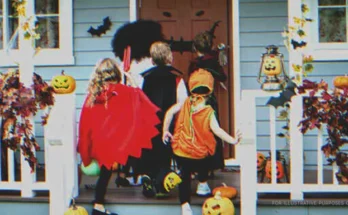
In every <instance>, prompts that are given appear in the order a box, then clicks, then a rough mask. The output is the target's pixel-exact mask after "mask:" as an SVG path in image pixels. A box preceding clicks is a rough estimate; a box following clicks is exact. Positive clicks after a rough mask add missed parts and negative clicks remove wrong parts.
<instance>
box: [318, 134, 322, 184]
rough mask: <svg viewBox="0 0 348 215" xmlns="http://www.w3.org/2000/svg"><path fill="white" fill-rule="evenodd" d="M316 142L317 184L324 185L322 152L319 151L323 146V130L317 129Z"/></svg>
mask: <svg viewBox="0 0 348 215" xmlns="http://www.w3.org/2000/svg"><path fill="white" fill-rule="evenodd" d="M317 136H318V140H317V161H318V171H317V183H318V184H324V178H323V154H322V153H323V152H322V151H321V150H320V149H321V147H322V146H323V129H322V128H320V129H318V135H317Z"/></svg>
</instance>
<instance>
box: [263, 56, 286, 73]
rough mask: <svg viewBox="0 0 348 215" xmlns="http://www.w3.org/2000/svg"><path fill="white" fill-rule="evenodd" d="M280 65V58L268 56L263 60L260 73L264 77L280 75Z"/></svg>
mask: <svg viewBox="0 0 348 215" xmlns="http://www.w3.org/2000/svg"><path fill="white" fill-rule="evenodd" d="M281 69H282V64H281V61H280V58H279V57H278V56H276V55H274V54H270V55H268V56H265V57H264V58H263V64H262V72H263V73H264V74H265V75H269V76H271V75H273V76H274V75H279V74H280V73H281Z"/></svg>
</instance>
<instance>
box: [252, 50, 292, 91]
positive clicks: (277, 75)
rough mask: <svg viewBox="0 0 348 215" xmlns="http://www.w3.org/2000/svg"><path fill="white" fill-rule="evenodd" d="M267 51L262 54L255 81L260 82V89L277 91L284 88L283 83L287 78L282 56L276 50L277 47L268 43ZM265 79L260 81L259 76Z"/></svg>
mask: <svg viewBox="0 0 348 215" xmlns="http://www.w3.org/2000/svg"><path fill="white" fill-rule="evenodd" d="M266 49H267V52H266V53H263V54H262V57H261V66H260V71H259V75H258V78H257V81H258V82H259V83H262V85H261V89H263V90H265V91H278V90H282V89H283V88H284V85H285V83H286V82H287V81H288V80H289V77H288V75H287V74H286V73H285V68H284V56H283V54H281V53H279V52H278V47H277V46H275V45H269V46H267V47H266ZM262 75H264V76H265V79H264V80H263V81H261V76H262Z"/></svg>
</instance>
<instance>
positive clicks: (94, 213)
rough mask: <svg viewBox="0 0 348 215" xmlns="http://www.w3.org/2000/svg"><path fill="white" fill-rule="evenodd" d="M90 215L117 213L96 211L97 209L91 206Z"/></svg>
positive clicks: (114, 214)
mask: <svg viewBox="0 0 348 215" xmlns="http://www.w3.org/2000/svg"><path fill="white" fill-rule="evenodd" d="M92 215H118V214H117V213H111V212H107V211H106V210H105V211H104V212H102V211H98V210H96V209H94V208H93V210H92Z"/></svg>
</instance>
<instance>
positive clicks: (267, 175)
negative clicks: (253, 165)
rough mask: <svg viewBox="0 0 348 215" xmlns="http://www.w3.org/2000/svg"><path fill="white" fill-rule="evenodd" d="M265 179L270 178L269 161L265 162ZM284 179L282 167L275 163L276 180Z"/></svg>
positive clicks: (278, 162) (270, 168)
mask: <svg viewBox="0 0 348 215" xmlns="http://www.w3.org/2000/svg"><path fill="white" fill-rule="evenodd" d="M266 177H267V178H269V179H271V178H272V163H271V161H270V160H269V161H267V163H266ZM283 177H284V167H283V164H282V163H281V162H280V161H277V179H281V178H283Z"/></svg>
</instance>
